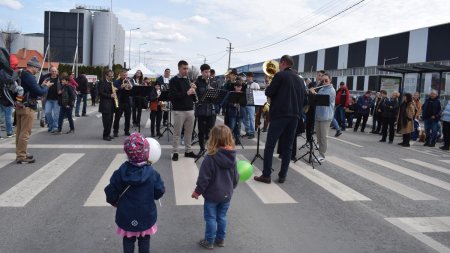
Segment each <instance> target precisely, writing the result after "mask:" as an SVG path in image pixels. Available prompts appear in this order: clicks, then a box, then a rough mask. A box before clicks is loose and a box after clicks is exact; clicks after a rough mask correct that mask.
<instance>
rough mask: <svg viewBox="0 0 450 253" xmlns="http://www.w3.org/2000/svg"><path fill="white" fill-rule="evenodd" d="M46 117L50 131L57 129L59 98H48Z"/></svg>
mask: <svg viewBox="0 0 450 253" xmlns="http://www.w3.org/2000/svg"><path fill="white" fill-rule="evenodd" d="M45 118H46V119H47V124H48V131H56V129H58V119H59V105H58V100H47V101H46V102H45Z"/></svg>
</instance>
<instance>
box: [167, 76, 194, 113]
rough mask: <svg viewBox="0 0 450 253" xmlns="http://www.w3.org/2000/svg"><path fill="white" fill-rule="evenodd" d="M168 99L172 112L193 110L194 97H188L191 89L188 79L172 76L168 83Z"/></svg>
mask: <svg viewBox="0 0 450 253" xmlns="http://www.w3.org/2000/svg"><path fill="white" fill-rule="evenodd" d="M169 87H170V88H169V97H170V100H171V102H172V107H173V110H174V111H191V110H194V102H196V98H195V95H188V94H187V92H188V90H189V89H190V88H191V84H190V82H189V79H188V78H186V77H181V76H178V75H177V76H174V77H172V79H170V82H169Z"/></svg>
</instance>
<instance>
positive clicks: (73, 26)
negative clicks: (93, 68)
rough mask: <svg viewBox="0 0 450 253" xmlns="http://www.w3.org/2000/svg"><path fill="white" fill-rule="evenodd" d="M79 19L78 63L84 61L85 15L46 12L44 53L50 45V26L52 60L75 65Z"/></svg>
mask: <svg viewBox="0 0 450 253" xmlns="http://www.w3.org/2000/svg"><path fill="white" fill-rule="evenodd" d="M77 17H78V59H79V60H78V61H79V62H82V61H83V27H84V14H83V13H70V12H69V13H67V12H49V11H46V12H45V21H44V47H45V48H44V52H45V49H46V47H47V45H48V33H49V24H50V60H51V61H56V62H65V63H73V60H74V56H75V50H76V46H77Z"/></svg>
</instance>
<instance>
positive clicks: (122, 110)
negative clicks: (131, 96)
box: [114, 103, 131, 134]
mask: <svg viewBox="0 0 450 253" xmlns="http://www.w3.org/2000/svg"><path fill="white" fill-rule="evenodd" d="M122 114H125V133H129V132H130V115H131V110H130V104H128V103H122V104H119V108H117V110H116V115H115V117H114V133H115V134H117V133H119V123H120V118H121V117H122Z"/></svg>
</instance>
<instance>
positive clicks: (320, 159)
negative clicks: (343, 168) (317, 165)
mask: <svg viewBox="0 0 450 253" xmlns="http://www.w3.org/2000/svg"><path fill="white" fill-rule="evenodd" d="M317 160H319V162H323V161H325V157H323V156H320V155H319V156H317Z"/></svg>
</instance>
